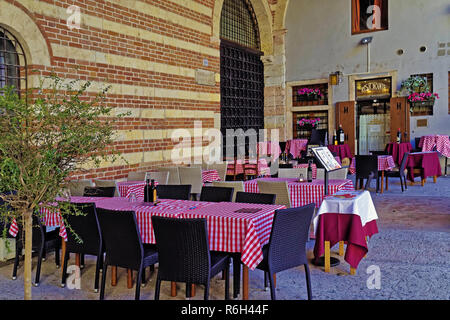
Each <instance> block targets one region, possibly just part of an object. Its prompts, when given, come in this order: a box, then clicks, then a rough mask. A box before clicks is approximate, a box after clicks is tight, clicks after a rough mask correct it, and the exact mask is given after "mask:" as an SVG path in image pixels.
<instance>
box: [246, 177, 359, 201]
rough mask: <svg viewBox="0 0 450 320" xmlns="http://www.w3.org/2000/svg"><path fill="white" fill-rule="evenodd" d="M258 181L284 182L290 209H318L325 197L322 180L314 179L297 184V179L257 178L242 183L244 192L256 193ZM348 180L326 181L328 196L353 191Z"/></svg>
mask: <svg viewBox="0 0 450 320" xmlns="http://www.w3.org/2000/svg"><path fill="white" fill-rule="evenodd" d="M258 181H286V182H287V185H288V190H289V198H290V200H291V207H302V206H304V205H307V204H310V203H315V204H316V207H317V208H318V207H319V206H320V204H321V203H322V200H323V198H324V197H325V192H324V191H325V187H324V180H323V179H315V180H313V181H312V182H307V181H305V182H299V181H298V178H259V179H253V180H248V181H244V191H245V192H253V193H258V192H259V189H258ZM354 189H355V188H354V185H353V182H352V180H350V179H342V180H328V194H334V193H336V192H337V191H339V190H349V191H351V190H354Z"/></svg>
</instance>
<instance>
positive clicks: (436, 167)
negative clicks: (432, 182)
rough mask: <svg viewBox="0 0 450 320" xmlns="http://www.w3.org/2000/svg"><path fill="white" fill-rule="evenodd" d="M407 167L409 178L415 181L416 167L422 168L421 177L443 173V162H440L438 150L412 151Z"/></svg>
mask: <svg viewBox="0 0 450 320" xmlns="http://www.w3.org/2000/svg"><path fill="white" fill-rule="evenodd" d="M406 168H407V169H408V179H409V180H410V181H414V172H413V170H414V169H415V168H419V169H422V170H421V171H422V172H421V178H422V179H426V178H427V177H432V176H437V177H440V176H441V175H442V171H441V163H440V162H439V155H438V153H437V152H415V153H410V154H409V156H408V159H407V161H406Z"/></svg>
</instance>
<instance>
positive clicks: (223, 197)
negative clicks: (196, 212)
mask: <svg viewBox="0 0 450 320" xmlns="http://www.w3.org/2000/svg"><path fill="white" fill-rule="evenodd" d="M233 194H234V189H233V188H229V187H215V186H203V188H202V192H201V193H200V201H210V202H231V201H232V200H233Z"/></svg>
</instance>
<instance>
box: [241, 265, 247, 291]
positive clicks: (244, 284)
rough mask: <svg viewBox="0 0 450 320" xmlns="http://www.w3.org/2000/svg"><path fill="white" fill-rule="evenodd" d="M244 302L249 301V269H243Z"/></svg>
mask: <svg viewBox="0 0 450 320" xmlns="http://www.w3.org/2000/svg"><path fill="white" fill-rule="evenodd" d="M242 300H248V267H247V266H246V265H245V264H244V265H243V268H242Z"/></svg>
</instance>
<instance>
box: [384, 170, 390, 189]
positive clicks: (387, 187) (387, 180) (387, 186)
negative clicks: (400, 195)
mask: <svg viewBox="0 0 450 320" xmlns="http://www.w3.org/2000/svg"><path fill="white" fill-rule="evenodd" d="M383 172H384V171H383ZM388 189H389V179H388V176H386V191H388Z"/></svg>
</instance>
